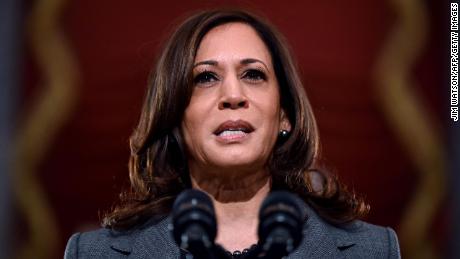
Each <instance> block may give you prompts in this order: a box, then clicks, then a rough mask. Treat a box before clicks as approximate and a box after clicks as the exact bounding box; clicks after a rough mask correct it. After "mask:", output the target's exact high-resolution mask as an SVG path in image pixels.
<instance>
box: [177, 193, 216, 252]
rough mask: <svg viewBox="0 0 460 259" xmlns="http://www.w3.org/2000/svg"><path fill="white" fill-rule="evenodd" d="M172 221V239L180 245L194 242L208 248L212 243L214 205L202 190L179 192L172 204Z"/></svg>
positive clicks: (214, 221) (214, 236)
mask: <svg viewBox="0 0 460 259" xmlns="http://www.w3.org/2000/svg"><path fill="white" fill-rule="evenodd" d="M172 221H173V236H174V240H175V241H176V243H177V244H178V245H179V246H180V247H183V246H189V245H190V244H192V243H196V242H202V243H203V245H204V246H205V247H208V248H209V247H210V246H212V245H213V244H214V240H215V238H216V234H217V224H216V217H215V212H214V205H213V203H212V201H211V199H210V198H209V196H208V195H206V194H205V193H204V192H201V191H198V190H195V189H188V190H185V191H183V192H181V193H180V194H179V195H178V196H177V198H176V200H175V201H174V204H173V209H172ZM183 248H188V247H183Z"/></svg>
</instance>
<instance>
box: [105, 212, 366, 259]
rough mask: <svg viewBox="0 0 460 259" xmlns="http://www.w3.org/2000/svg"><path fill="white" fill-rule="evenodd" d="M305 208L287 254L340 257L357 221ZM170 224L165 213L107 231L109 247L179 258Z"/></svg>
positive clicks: (120, 251) (126, 252)
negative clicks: (329, 219)
mask: <svg viewBox="0 0 460 259" xmlns="http://www.w3.org/2000/svg"><path fill="white" fill-rule="evenodd" d="M305 212H306V213H307V215H308V218H307V221H306V222H305V225H304V228H303V234H304V237H303V240H302V242H301V244H300V246H299V248H298V249H297V250H296V251H294V252H293V253H292V254H291V255H290V256H289V257H288V258H340V257H341V255H340V252H341V251H343V250H346V249H348V248H350V247H352V246H354V245H355V244H356V240H355V239H354V238H353V235H352V234H350V233H349V232H350V231H351V232H353V231H354V230H356V229H359V226H360V224H361V222H360V221H356V222H352V223H350V224H348V225H346V226H344V229H342V228H337V227H334V226H332V225H330V224H328V223H326V222H325V221H324V220H322V219H321V218H320V217H319V216H318V215H317V214H316V213H315V211H314V210H313V209H311V208H310V207H309V206H308V205H306V204H305ZM170 226H171V217H170V216H168V217H163V218H161V219H160V220H155V222H148V223H146V224H144V226H143V227H140V228H138V229H136V230H133V231H130V232H129V233H121V232H115V231H111V233H112V234H111V235H112V237H113V239H112V240H113V241H112V242H111V244H110V248H111V249H113V250H114V251H116V252H118V253H121V254H123V255H130V254H155V253H158V250H159V249H161V252H163V254H170V255H172V256H173V258H179V255H180V254H183V253H184V252H183V251H180V250H179V248H178V247H177V245H176V244H175V242H174V240H173V238H172V234H171V231H170ZM345 229H347V230H345ZM174 255H175V256H174Z"/></svg>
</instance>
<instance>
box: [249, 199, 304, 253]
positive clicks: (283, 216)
mask: <svg viewBox="0 0 460 259" xmlns="http://www.w3.org/2000/svg"><path fill="white" fill-rule="evenodd" d="M304 217H305V215H303V213H302V209H301V207H300V205H299V198H298V197H297V196H295V195H294V194H291V193H289V192H286V191H276V192H272V193H271V194H270V195H269V196H268V197H267V198H266V199H265V200H264V202H263V203H262V206H261V208H260V211H259V228H258V235H259V244H260V248H259V249H260V252H261V255H262V256H261V257H262V258H267V259H268V258H282V257H283V256H287V255H288V254H289V253H291V252H292V251H294V249H296V248H297V247H298V246H299V244H300V241H301V240H302V229H303V222H304Z"/></svg>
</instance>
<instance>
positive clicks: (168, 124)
mask: <svg viewBox="0 0 460 259" xmlns="http://www.w3.org/2000/svg"><path fill="white" fill-rule="evenodd" d="M230 22H241V23H245V24H247V25H249V26H251V27H252V28H253V29H254V30H255V31H256V32H257V33H258V35H259V36H260V37H261V39H262V40H263V41H264V42H265V44H266V46H267V48H268V50H269V52H270V54H271V58H272V64H273V66H274V70H275V74H276V77H277V79H278V83H279V87H280V89H279V90H280V98H281V99H280V104H281V107H282V108H283V109H284V111H285V112H286V114H287V116H288V119H289V121H290V122H291V126H292V130H291V133H290V135H289V137H288V139H287V140H285V141H278V142H277V144H276V145H275V147H274V150H273V152H272V154H271V156H270V158H269V161H268V162H267V167H268V169H269V171H270V173H271V175H272V179H273V181H272V182H273V186H272V187H273V188H276V189H287V190H290V191H291V192H294V193H296V194H298V195H299V196H300V197H301V198H302V199H303V200H304V201H305V202H306V203H308V204H309V205H310V206H312V207H313V208H314V209H315V210H316V211H317V212H318V214H319V215H320V216H321V217H323V218H324V219H325V220H327V221H329V222H331V223H334V224H341V223H344V222H348V221H351V220H353V219H356V218H358V217H361V216H363V215H364V214H365V213H367V211H368V206H366V205H365V204H364V202H363V201H362V200H360V199H358V198H356V197H355V196H354V194H352V193H350V192H348V191H347V190H346V188H344V187H343V185H342V184H341V183H340V182H339V181H338V179H337V178H336V177H334V176H333V175H331V174H329V173H328V172H327V171H325V170H321V169H319V168H318V158H319V136H318V129H317V126H316V121H315V117H314V115H313V112H312V108H311V105H310V103H309V101H308V98H307V96H306V94H305V91H304V87H303V84H302V82H301V80H300V78H299V75H298V72H297V68H296V65H295V63H294V61H293V58H292V57H291V55H290V53H289V49H288V47H287V44H286V42H285V41H284V38H283V37H282V35H281V34H280V33H278V32H277V31H276V29H275V28H274V27H273V26H272V25H270V24H269V23H268V22H267V21H265V20H264V19H262V18H260V17H258V16H256V15H254V14H251V13H248V12H246V11H242V10H221V9H220V10H211V11H202V12H199V13H197V14H195V15H193V16H191V17H189V18H188V19H186V20H185V21H184V22H183V23H182V24H180V25H179V26H178V27H177V29H176V30H175V32H174V33H173V34H172V36H171V37H170V38H169V40H168V41H167V42H166V44H165V47H164V50H163V52H162V53H161V56H160V57H159V58H158V61H157V64H156V67H155V69H154V70H153V71H152V74H151V77H150V80H149V84H148V89H147V94H146V97H145V101H144V104H143V108H142V113H141V116H140V120H139V124H138V125H137V127H136V129H135V130H134V132H133V134H132V136H131V138H130V147H131V157H130V160H129V176H130V181H131V189H130V191H129V192H125V193H122V195H121V204H120V205H119V206H117V207H116V208H115V209H114V210H113V211H112V212H111V213H109V214H107V215H106V217H105V218H104V221H103V225H104V226H105V227H109V228H114V229H128V228H131V227H133V226H136V225H138V224H141V223H143V222H145V221H146V220H148V219H150V218H154V217H156V216H162V215H167V214H168V213H169V212H170V211H171V207H172V203H173V202H174V199H175V197H176V196H177V195H178V194H179V193H180V192H181V191H182V190H184V189H186V188H190V187H191V184H190V179H189V175H188V167H187V162H186V161H187V159H186V153H185V148H184V143H183V139H182V136H181V134H180V130H179V127H180V124H181V121H182V118H183V114H184V111H185V109H186V107H187V105H188V103H189V101H190V97H191V94H192V90H193V84H192V67H193V63H194V60H195V55H196V52H197V49H198V46H199V44H200V42H201V40H202V39H203V37H204V35H205V34H206V33H207V32H209V31H210V30H211V29H212V28H214V27H216V26H219V25H222V24H226V23H230Z"/></svg>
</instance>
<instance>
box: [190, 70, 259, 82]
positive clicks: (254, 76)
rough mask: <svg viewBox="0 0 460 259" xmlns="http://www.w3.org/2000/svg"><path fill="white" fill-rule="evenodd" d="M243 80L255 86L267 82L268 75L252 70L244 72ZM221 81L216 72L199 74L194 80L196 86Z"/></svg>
mask: <svg viewBox="0 0 460 259" xmlns="http://www.w3.org/2000/svg"><path fill="white" fill-rule="evenodd" d="M241 79H243V80H245V81H246V82H248V83H253V84H255V83H260V82H263V81H266V80H267V75H266V74H265V72H264V71H262V70H261V69H256V68H251V69H248V70H246V71H244V73H243V74H242V75H241ZM219 80H220V78H219V76H218V75H217V74H215V73H214V72H211V71H207V70H205V71H203V72H201V73H198V74H197V75H196V76H195V77H194V78H193V83H194V84H195V85H208V84H212V83H214V82H216V81H219Z"/></svg>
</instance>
